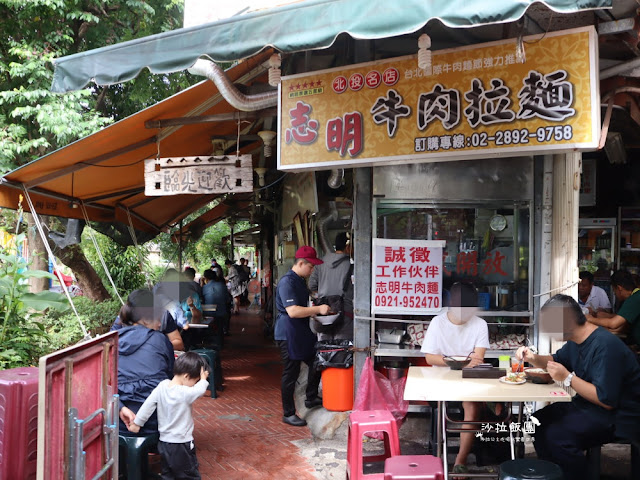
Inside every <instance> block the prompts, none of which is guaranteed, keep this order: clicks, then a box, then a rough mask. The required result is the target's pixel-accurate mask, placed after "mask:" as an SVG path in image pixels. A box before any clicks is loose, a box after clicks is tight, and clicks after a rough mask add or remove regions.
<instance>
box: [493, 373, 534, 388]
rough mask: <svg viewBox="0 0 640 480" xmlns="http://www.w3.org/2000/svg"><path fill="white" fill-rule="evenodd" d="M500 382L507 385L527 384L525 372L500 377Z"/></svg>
mask: <svg viewBox="0 0 640 480" xmlns="http://www.w3.org/2000/svg"><path fill="white" fill-rule="evenodd" d="M499 380H500V381H501V382H502V383H506V384H507V385H522V384H523V383H527V378H526V377H525V375H524V372H518V373H508V374H507V375H505V376H504V377H500V379H499Z"/></svg>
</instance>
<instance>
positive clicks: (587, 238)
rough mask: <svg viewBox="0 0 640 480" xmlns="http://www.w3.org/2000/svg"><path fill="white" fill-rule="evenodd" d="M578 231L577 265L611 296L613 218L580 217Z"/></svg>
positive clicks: (614, 232) (614, 260)
mask: <svg viewBox="0 0 640 480" xmlns="http://www.w3.org/2000/svg"><path fill="white" fill-rule="evenodd" d="M579 225H580V228H579V231H578V267H579V268H580V270H581V271H582V270H588V271H589V272H591V273H593V276H594V280H595V285H597V286H599V287H601V288H603V289H604V290H605V292H607V294H608V295H609V297H610V298H611V293H612V292H611V282H610V278H611V274H612V273H613V271H614V270H615V265H616V258H615V251H616V250H615V243H616V240H615V239H616V238H617V230H616V228H617V221H616V219H615V218H581V219H580V222H579Z"/></svg>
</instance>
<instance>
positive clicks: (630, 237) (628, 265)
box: [617, 207, 640, 273]
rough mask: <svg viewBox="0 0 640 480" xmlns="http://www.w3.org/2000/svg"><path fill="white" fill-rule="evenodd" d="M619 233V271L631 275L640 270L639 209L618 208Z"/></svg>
mask: <svg viewBox="0 0 640 480" xmlns="http://www.w3.org/2000/svg"><path fill="white" fill-rule="evenodd" d="M618 219H619V225H620V233H619V242H618V245H619V252H620V254H619V255H618V265H617V268H619V269H626V270H629V271H630V272H632V273H638V272H639V270H640V207H620V208H619V209H618Z"/></svg>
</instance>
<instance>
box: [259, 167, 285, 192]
mask: <svg viewBox="0 0 640 480" xmlns="http://www.w3.org/2000/svg"><path fill="white" fill-rule="evenodd" d="M287 175H288V172H285V173H284V174H283V175H282V176H281V177H280V178H279V179H277V180H276V181H275V182H273V183H270V184H269V185H267V186H265V187H260V188H257V189H256V190H254V192H259V191H261V190H264V189H265V188H269V187H273V186H274V185H275V184H276V183H278V182H279V181H280V180H282V179H283V178H284V177H286V176H287Z"/></svg>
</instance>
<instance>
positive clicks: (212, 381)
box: [190, 348, 222, 398]
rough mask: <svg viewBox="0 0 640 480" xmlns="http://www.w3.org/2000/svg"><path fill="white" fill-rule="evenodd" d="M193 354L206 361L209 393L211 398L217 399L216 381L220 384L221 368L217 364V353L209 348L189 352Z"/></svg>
mask: <svg viewBox="0 0 640 480" xmlns="http://www.w3.org/2000/svg"><path fill="white" fill-rule="evenodd" d="M190 351H191V352H193V353H197V354H198V355H200V356H201V357H202V358H204V359H205V360H206V361H207V364H208V365H209V367H210V368H209V391H210V392H211V398H218V395H217V394H216V379H218V381H219V382H222V367H221V366H220V364H219V363H218V352H216V351H215V350H211V349H209V348H195V349H193V350H190Z"/></svg>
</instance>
